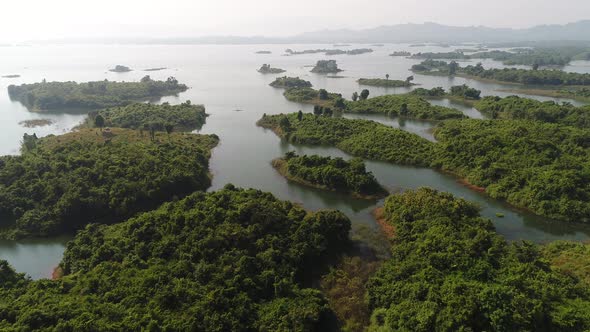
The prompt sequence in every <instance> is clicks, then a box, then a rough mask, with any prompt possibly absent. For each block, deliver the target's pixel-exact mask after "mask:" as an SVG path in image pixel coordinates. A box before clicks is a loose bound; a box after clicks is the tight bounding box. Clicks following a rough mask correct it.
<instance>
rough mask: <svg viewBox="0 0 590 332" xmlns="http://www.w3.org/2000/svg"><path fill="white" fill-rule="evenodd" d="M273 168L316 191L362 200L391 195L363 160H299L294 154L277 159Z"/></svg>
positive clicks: (323, 158)
mask: <svg viewBox="0 0 590 332" xmlns="http://www.w3.org/2000/svg"><path fill="white" fill-rule="evenodd" d="M273 166H274V167H275V168H276V169H277V170H278V171H279V172H280V173H281V174H282V175H283V176H285V177H286V178H288V179H290V180H292V181H296V182H300V183H303V184H306V185H311V186H314V187H318V188H322V189H328V190H334V191H338V192H347V193H351V194H353V195H355V196H358V197H361V198H378V197H382V196H385V195H387V191H386V190H385V189H384V188H383V187H381V185H380V184H379V183H378V182H377V179H375V177H374V176H373V174H372V173H371V172H367V170H366V168H365V164H364V162H363V160H362V159H360V158H353V159H351V160H349V161H346V160H344V159H342V158H331V157H322V156H315V155H313V156H307V155H304V156H298V155H296V154H295V153H294V152H289V153H287V154H286V155H285V156H284V157H283V158H280V159H275V160H274V161H273Z"/></svg>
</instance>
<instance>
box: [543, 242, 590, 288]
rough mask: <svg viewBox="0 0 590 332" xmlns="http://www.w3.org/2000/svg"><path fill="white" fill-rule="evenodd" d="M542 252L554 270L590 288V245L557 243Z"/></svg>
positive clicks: (551, 244) (544, 248)
mask: <svg viewBox="0 0 590 332" xmlns="http://www.w3.org/2000/svg"><path fill="white" fill-rule="evenodd" d="M542 251H543V254H544V256H545V257H546V258H547V259H548V260H549V262H550V263H551V265H552V266H553V267H554V268H555V269H557V270H558V271H560V272H562V273H564V274H566V275H571V276H573V277H575V278H577V279H580V280H581V281H582V282H584V283H585V284H586V285H588V286H590V244H587V243H586V244H584V243H572V242H563V241H557V242H552V243H549V244H548V245H546V246H544V247H543V249H542Z"/></svg>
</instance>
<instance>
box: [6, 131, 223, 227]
mask: <svg viewBox="0 0 590 332" xmlns="http://www.w3.org/2000/svg"><path fill="white" fill-rule="evenodd" d="M217 142H218V138H217V136H215V135H211V136H208V135H186V134H174V133H173V134H170V135H166V134H165V133H151V134H150V135H149V136H148V135H147V134H146V135H144V134H143V133H142V132H138V131H133V130H129V129H119V128H114V129H112V130H109V131H103V132H100V131H98V130H94V129H82V130H79V131H76V132H72V133H69V134H65V135H61V136H48V137H46V138H42V139H37V137H36V136H34V135H33V136H29V135H25V137H24V142H23V147H22V155H21V156H4V157H0V215H1V216H3V218H2V220H3V222H2V225H0V226H1V227H2V228H3V229H4V236H5V237H25V236H47V235H55V234H62V233H66V232H72V231H74V230H77V229H80V228H81V227H83V226H84V225H86V224H88V223H92V222H101V223H114V222H118V221H121V220H124V219H126V218H128V217H130V216H132V215H134V214H135V213H137V212H141V211H146V210H150V209H153V208H154V207H156V206H158V205H159V204H161V203H162V202H164V201H167V200H170V199H172V198H173V197H182V196H184V195H187V194H189V193H191V192H193V191H195V190H205V189H206V188H207V187H209V185H210V179H209V174H208V158H209V154H210V150H211V149H212V148H213V147H215V146H216V145H217Z"/></svg>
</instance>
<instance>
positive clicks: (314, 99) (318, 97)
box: [283, 88, 344, 108]
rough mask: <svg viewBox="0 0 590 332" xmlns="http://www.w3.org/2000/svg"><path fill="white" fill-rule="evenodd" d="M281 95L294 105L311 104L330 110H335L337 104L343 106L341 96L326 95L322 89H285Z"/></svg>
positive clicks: (334, 94)
mask: <svg viewBox="0 0 590 332" xmlns="http://www.w3.org/2000/svg"><path fill="white" fill-rule="evenodd" d="M283 95H284V96H285V98H287V100H289V101H292V102H296V103H304V104H312V105H317V106H322V107H331V108H337V106H336V103H338V105H339V106H342V107H343V106H344V99H343V98H342V95H341V94H337V93H328V92H327V91H326V90H324V89H320V90H315V89H312V88H291V89H287V90H286V91H285V92H284V93H283Z"/></svg>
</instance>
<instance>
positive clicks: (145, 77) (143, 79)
mask: <svg viewBox="0 0 590 332" xmlns="http://www.w3.org/2000/svg"><path fill="white" fill-rule="evenodd" d="M151 81H152V78H151V77H150V75H145V76H144V77H142V78H141V83H147V82H151Z"/></svg>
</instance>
